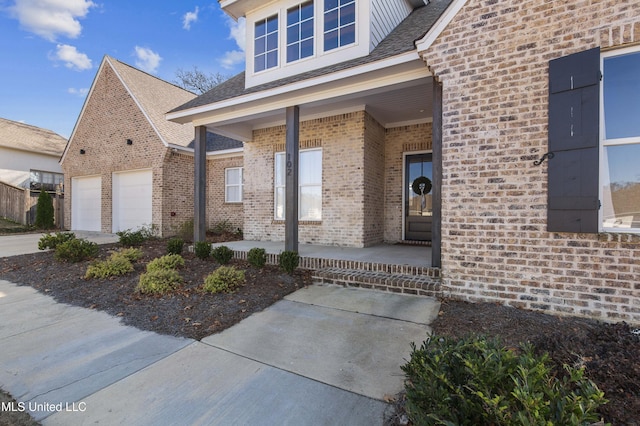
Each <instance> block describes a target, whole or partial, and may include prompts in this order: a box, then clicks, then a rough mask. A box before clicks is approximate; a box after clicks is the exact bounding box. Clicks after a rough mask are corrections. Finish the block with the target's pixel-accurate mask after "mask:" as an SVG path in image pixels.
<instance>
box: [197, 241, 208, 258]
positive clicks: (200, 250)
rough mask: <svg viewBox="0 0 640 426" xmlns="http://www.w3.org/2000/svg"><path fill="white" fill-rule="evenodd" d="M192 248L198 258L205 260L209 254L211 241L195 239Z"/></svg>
mask: <svg viewBox="0 0 640 426" xmlns="http://www.w3.org/2000/svg"><path fill="white" fill-rule="evenodd" d="M193 250H194V251H195V253H196V257H197V258H198V259H202V260H206V259H208V258H209V256H211V243H208V242H206V241H196V242H195V244H194V245H193Z"/></svg>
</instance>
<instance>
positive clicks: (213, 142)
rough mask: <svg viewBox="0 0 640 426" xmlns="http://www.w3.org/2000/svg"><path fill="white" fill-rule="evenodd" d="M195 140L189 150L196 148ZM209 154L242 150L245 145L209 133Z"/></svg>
mask: <svg viewBox="0 0 640 426" xmlns="http://www.w3.org/2000/svg"><path fill="white" fill-rule="evenodd" d="M195 143H196V141H195V139H194V140H192V141H191V143H190V144H189V146H188V148H192V149H193V147H194V145H195ZM206 146H207V147H206V149H207V152H215V151H224V150H225V149H236V148H242V147H243V146H244V145H243V144H242V142H241V141H237V140H235V139H231V138H228V137H226V136H222V135H218V134H217V133H211V132H207V143H206Z"/></svg>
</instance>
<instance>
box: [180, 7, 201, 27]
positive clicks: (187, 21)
mask: <svg viewBox="0 0 640 426" xmlns="http://www.w3.org/2000/svg"><path fill="white" fill-rule="evenodd" d="M198 11H199V9H198V6H196V10H194V11H193V12H187V13H185V14H184V16H183V17H182V28H184V29H185V30H190V29H191V23H192V22H197V21H198Z"/></svg>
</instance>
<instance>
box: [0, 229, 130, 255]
mask: <svg viewBox="0 0 640 426" xmlns="http://www.w3.org/2000/svg"><path fill="white" fill-rule="evenodd" d="M74 233H75V234H76V237H78V238H85V239H87V240H89V241H93V242H95V243H98V244H107V243H116V242H118V239H119V237H118V236H117V235H115V234H103V233H100V232H87V231H74ZM42 235H44V234H41V233H36V234H16V235H2V236H0V257H7V256H16V255H19V254H28V253H37V252H38V251H40V250H38V241H39V240H40V237H42Z"/></svg>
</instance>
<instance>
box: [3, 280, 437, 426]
mask: <svg viewBox="0 0 640 426" xmlns="http://www.w3.org/2000/svg"><path fill="white" fill-rule="evenodd" d="M438 309H439V304H438V302H437V301H436V300H434V299H429V298H424V297H413V296H406V295H399V294H392V293H382V292H375V291H367V290H361V289H351V288H343V287H337V286H317V285H315V286H310V287H308V288H305V289H302V290H299V291H297V292H295V293H293V294H291V295H289V296H288V297H287V298H286V299H285V300H282V301H280V302H277V303H276V304H274V305H272V306H271V307H270V308H267V309H265V310H264V311H262V312H259V313H257V314H254V315H252V316H251V317H249V318H247V319H246V320H244V321H242V322H241V323H239V324H237V325H236V326H234V327H231V328H229V329H227V330H225V331H224V332H222V333H220V334H216V335H213V336H209V337H207V338H205V339H203V340H202V341H200V342H198V341H194V340H190V339H182V338H176V337H170V336H162V335H158V334H155V333H151V332H147V331H140V330H137V329H135V328H132V327H128V326H124V325H122V324H121V323H120V322H119V320H118V319H117V318H115V317H111V316H109V315H107V314H104V313H101V312H96V311H93V310H87V309H83V308H77V307H72V306H67V305H61V304H58V303H56V302H55V301H53V299H51V298H49V297H47V296H44V295H41V294H39V293H37V292H36V291H35V290H33V289H32V288H31V287H18V286H16V285H14V284H11V283H8V282H6V281H0V348H1V350H0V387H2V388H3V389H4V390H6V391H8V392H10V393H11V394H12V395H13V396H14V397H15V398H16V399H17V401H18V402H22V403H24V404H25V406H26V407H27V409H29V410H30V411H31V412H32V414H33V415H34V417H35V418H36V419H37V420H40V421H42V423H43V424H44V425H81V424H94V423H100V424H109V425H111V424H136V425H174V424H189V425H193V424H203V425H205V424H206V425H210V424H213V425H217V424H219V425H274V424H278V425H286V424H295V425H336V424H345V425H346V424H348V425H376V424H382V421H383V415H384V412H385V410H387V409H388V405H387V404H386V403H385V402H384V398H385V395H394V394H395V393H397V392H398V391H400V390H401V389H402V382H403V377H402V372H401V370H400V365H401V364H403V363H404V362H405V360H406V359H408V357H409V353H410V346H409V344H410V342H416V343H419V342H421V341H422V340H424V339H425V338H426V337H427V335H428V333H430V328H429V326H428V325H429V324H430V323H431V321H432V320H433V319H434V318H435V317H436V315H437V312H438Z"/></svg>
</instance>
